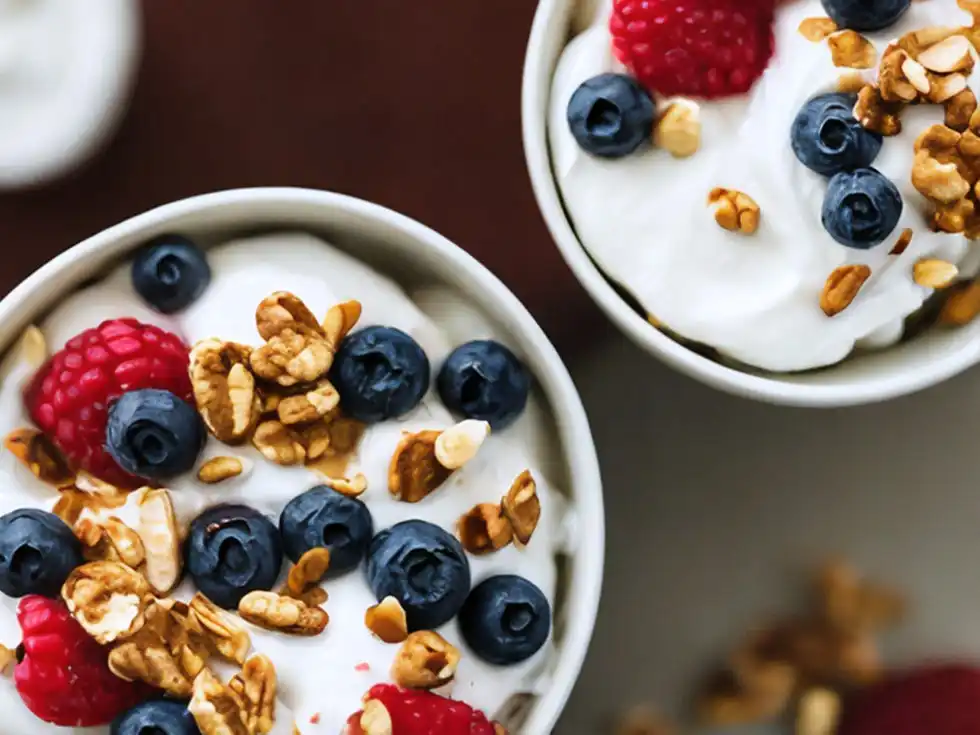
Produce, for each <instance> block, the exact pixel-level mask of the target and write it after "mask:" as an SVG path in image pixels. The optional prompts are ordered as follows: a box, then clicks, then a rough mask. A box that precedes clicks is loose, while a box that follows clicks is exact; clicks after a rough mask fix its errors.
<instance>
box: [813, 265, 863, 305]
mask: <svg viewBox="0 0 980 735" xmlns="http://www.w3.org/2000/svg"><path fill="white" fill-rule="evenodd" d="M870 277H871V269H870V268H869V267H868V266H866V265H842V266H838V267H837V268H834V270H833V272H832V273H831V274H830V275H829V276H828V277H827V282H826V283H825V284H824V287H823V293H821V294H820V308H821V309H823V313H824V314H826V315H827V316H836V315H837V314H840V313H841V312H842V311H844V309H846V308H847V307H848V306H850V305H851V302H852V301H854V299H855V297H856V296H857V294H858V291H860V290H861V286H863V285H864V282H865V281H867V280H868V279H869V278H870Z"/></svg>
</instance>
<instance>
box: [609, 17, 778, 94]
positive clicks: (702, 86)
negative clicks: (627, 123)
mask: <svg viewBox="0 0 980 735" xmlns="http://www.w3.org/2000/svg"><path fill="white" fill-rule="evenodd" d="M772 21H773V10H772V2H771V0H751V1H750V2H746V0H613V13H612V18H611V19H610V21H609V30H610V32H611V33H612V38H613V41H612V44H613V52H614V53H615V54H616V58H618V59H619V60H620V61H621V62H622V63H623V64H624V65H625V66H626V67H627V68H628V69H629V70H630V71H631V72H632V73H633V75H634V76H635V77H636V78H637V79H638V80H639V82H640V83H641V84H643V85H644V86H645V87H647V89H649V90H650V92H656V93H659V94H661V95H665V96H673V95H684V96H688V97H703V98H708V99H712V98H717V97H727V96H731V95H737V94H743V93H745V92H748V91H749V89H750V88H751V87H752V85H753V83H755V81H756V80H757V79H758V78H759V77H760V76H762V72H764V71H765V69H766V65H767V64H768V63H769V59H770V58H771V57H772V52H773V45H774V42H773V35H772Z"/></svg>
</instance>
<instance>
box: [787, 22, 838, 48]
mask: <svg viewBox="0 0 980 735" xmlns="http://www.w3.org/2000/svg"><path fill="white" fill-rule="evenodd" d="M797 30H799V32H800V35H802V36H803V38H805V39H806V40H807V41H813V42H814V43H816V42H818V41H822V40H824V39H825V38H826V37H827V36H829V35H830V34H831V33H836V32H837V24H836V23H834V21H832V20H831V19H830V18H804V19H803V20H802V21H801V22H800V26H799V28H798V29H797Z"/></svg>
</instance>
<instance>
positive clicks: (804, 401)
mask: <svg viewBox="0 0 980 735" xmlns="http://www.w3.org/2000/svg"><path fill="white" fill-rule="evenodd" d="M589 1H590V0H540V2H539V3H538V9H537V13H536V15H535V18H534V24H533V26H532V28H531V37H530V40H529V42H528V49H527V58H526V61H525V66H524V86H523V93H522V116H523V128H524V152H525V156H526V158H527V166H528V170H529V172H530V175H531V183H532V185H533V187H534V192H535V196H536V197H537V199H538V204H539V206H540V207H541V212H542V214H543V215H544V219H545V222H546V223H547V225H548V228H549V229H550V230H551V234H552V236H553V237H554V239H555V242H556V243H557V244H558V249H559V250H560V251H561V253H562V255H563V257H564V258H565V261H566V262H567V263H568V265H569V267H571V269H572V271H573V272H574V273H575V276H576V277H577V278H578V280H579V281H580V282H581V283H582V285H583V286H584V287H585V289H586V290H587V291H588V292H589V293H590V294H591V295H592V298H593V299H595V301H596V303H597V304H598V305H599V306H600V307H601V308H602V310H603V311H605V312H606V314H607V315H608V316H609V318H610V319H612V320H613V322H615V324H616V325H617V326H618V327H619V328H620V329H622V330H623V332H625V333H626V335H627V336H629V337H630V338H631V339H632V340H633V341H634V342H636V344H638V345H639V346H640V347H642V348H643V349H645V350H646V351H647V352H649V353H651V354H652V355H654V356H656V357H659V358H660V359H661V360H663V361H664V362H666V363H667V364H669V365H671V366H672V367H674V368H676V369H678V370H680V371H681V372H683V373H686V374H687V375H689V376H691V377H693V378H696V379H698V380H701V381H702V382H704V383H707V384H708V385H711V386H714V387H715V388H719V389H721V390H725V391H728V392H730V393H734V394H737V395H741V396H744V397H747V398H755V399H758V400H762V401H768V402H772V403H781V404H788V405H795V406H815V407H825V408H829V407H835V406H848V405H856V404H862V403H872V402H875V401H883V400H886V399H889V398H894V397H896V396H900V395H904V394H906V393H913V392H915V391H918V390H921V389H923V388H927V387H929V386H931V385H935V384H936V383H939V382H941V381H943V380H945V379H947V378H950V377H952V376H953V375H956V374H957V373H960V372H962V371H963V370H965V369H967V368H968V367H971V366H972V365H974V364H976V363H977V362H978V361H980V320H976V321H974V323H973V324H971V325H968V326H966V327H962V328H958V329H942V330H940V329H935V330H930V331H928V332H927V333H925V334H923V335H921V336H919V337H917V338H915V339H912V340H909V341H908V342H905V343H903V344H900V345H898V346H896V347H892V348H889V349H886V350H882V351H879V352H873V353H865V354H861V355H859V356H856V357H853V358H849V359H847V360H845V361H844V362H843V363H840V364H838V365H835V366H833V367H829V368H825V369H822V370H816V371H812V372H808V373H797V374H774V373H763V372H749V371H743V370H739V369H735V368H732V367H729V366H727V365H724V364H722V363H719V362H716V361H714V360H711V359H709V358H706V357H704V356H702V355H699V354H697V353H696V352H693V351H691V350H690V349H688V348H687V347H685V346H684V345H682V344H680V343H678V342H675V341H674V340H672V339H671V338H670V337H668V336H666V335H665V334H664V333H662V332H660V331H659V330H657V329H654V328H653V327H652V326H651V325H650V324H649V323H648V322H647V321H646V319H645V318H644V317H643V316H642V315H640V314H639V313H637V312H636V311H635V310H634V309H633V308H632V307H631V306H630V305H629V304H628V303H627V302H626V301H625V300H624V299H623V298H622V297H621V296H620V295H619V294H618V293H617V291H616V290H615V289H614V288H613V286H612V285H611V284H610V282H609V281H608V280H607V279H606V278H605V276H604V275H603V274H602V272H601V271H600V270H599V269H598V267H597V266H596V265H595V263H594V262H593V261H592V260H591V259H590V258H589V256H588V255H587V253H586V251H585V249H584V248H583V247H582V245H581V243H580V242H579V240H578V238H577V236H576V234H575V231H574V230H573V228H572V225H571V223H570V222H569V219H568V216H567V214H566V213H565V210H564V208H563V206H562V201H561V197H560V195H559V193H558V189H557V186H556V183H555V179H554V176H553V174H552V168H551V157H550V152H549V148H548V136H547V119H548V100H549V97H550V92H551V78H552V73H553V71H554V68H555V65H556V64H557V61H558V58H559V56H560V55H561V52H562V50H563V49H564V48H565V45H566V43H567V42H568V41H569V39H570V38H571V36H572V33H573V27H574V25H575V24H576V23H577V22H578V19H579V18H581V17H585V16H586V13H583V12H582V7H583V3H584V2H589Z"/></svg>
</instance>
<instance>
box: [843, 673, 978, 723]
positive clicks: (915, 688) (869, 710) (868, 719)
mask: <svg viewBox="0 0 980 735" xmlns="http://www.w3.org/2000/svg"><path fill="white" fill-rule="evenodd" d="M933 734H934V735H980V669H977V668H974V667H973V666H967V665H962V664H946V665H941V666H931V667H928V668H922V669H917V670H914V671H909V672H906V673H903V674H899V675H896V676H892V677H889V678H888V679H886V680H884V681H883V682H881V683H879V684H877V685H875V686H873V687H871V688H870V689H867V690H865V691H862V692H859V693H858V694H856V695H855V697H854V699H853V700H851V701H849V702H847V703H846V705H845V707H844V714H843V717H842V718H841V723H840V726H839V728H838V730H837V735H933Z"/></svg>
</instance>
